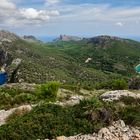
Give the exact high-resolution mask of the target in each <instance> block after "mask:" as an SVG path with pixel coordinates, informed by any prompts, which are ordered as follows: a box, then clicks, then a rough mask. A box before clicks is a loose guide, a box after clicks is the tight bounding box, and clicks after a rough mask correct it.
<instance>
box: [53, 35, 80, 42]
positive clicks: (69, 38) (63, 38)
mask: <svg viewBox="0 0 140 140" xmlns="http://www.w3.org/2000/svg"><path fill="white" fill-rule="evenodd" d="M80 40H82V38H81V37H77V36H70V35H60V37H59V38H57V39H55V41H80Z"/></svg>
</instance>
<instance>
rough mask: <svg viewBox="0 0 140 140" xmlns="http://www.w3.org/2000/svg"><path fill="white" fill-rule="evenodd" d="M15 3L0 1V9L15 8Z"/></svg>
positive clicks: (5, 0) (6, 0) (7, 0)
mask: <svg viewBox="0 0 140 140" xmlns="http://www.w3.org/2000/svg"><path fill="white" fill-rule="evenodd" d="M15 8H16V5H15V4H14V3H12V2H10V1H9V0H1V1H0V9H15Z"/></svg>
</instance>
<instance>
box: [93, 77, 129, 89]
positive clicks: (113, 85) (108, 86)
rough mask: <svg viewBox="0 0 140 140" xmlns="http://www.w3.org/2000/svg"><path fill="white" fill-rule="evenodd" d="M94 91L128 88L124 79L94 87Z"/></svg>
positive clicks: (105, 82)
mask: <svg viewBox="0 0 140 140" xmlns="http://www.w3.org/2000/svg"><path fill="white" fill-rule="evenodd" d="M95 88H96V89H111V90H123V89H127V88H128V84H127V82H126V80H124V79H117V80H109V81H104V82H101V83H97V84H96V85H95Z"/></svg>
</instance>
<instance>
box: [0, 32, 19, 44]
mask: <svg viewBox="0 0 140 140" xmlns="http://www.w3.org/2000/svg"><path fill="white" fill-rule="evenodd" d="M18 38H19V37H18V36H17V35H16V34H14V33H11V32H9V31H6V30H0V41H1V42H3V41H7V42H13V41H15V40H17V39H18Z"/></svg>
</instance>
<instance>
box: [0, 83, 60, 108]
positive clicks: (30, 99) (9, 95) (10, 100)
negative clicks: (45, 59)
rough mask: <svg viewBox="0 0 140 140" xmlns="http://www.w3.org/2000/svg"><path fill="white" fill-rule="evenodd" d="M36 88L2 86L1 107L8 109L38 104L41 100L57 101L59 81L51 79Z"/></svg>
mask: <svg viewBox="0 0 140 140" xmlns="http://www.w3.org/2000/svg"><path fill="white" fill-rule="evenodd" d="M34 88H35V89H34V90H32V91H31V90H26V89H20V88H18V87H12V88H11V87H1V88H0V99H1V100H0V109H8V108H12V107H16V106H19V105H22V104H36V103H38V102H39V101H41V100H45V101H55V100H56V98H57V92H58V88H59V82H55V81H51V82H47V83H46V84H41V85H37V87H34Z"/></svg>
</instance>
